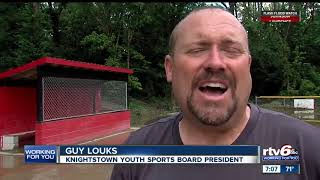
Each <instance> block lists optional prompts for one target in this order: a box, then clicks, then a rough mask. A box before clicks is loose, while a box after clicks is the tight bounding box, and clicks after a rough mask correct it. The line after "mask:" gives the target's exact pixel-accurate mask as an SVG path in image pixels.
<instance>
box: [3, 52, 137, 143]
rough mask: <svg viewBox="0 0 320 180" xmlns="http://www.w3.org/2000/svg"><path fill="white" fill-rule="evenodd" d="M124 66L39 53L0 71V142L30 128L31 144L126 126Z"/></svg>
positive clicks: (88, 135) (104, 132) (86, 137)
mask: <svg viewBox="0 0 320 180" xmlns="http://www.w3.org/2000/svg"><path fill="white" fill-rule="evenodd" d="M132 73H133V71H132V70H130V69H126V68H117V67H110V66H103V65H98V64H92V63H85V62H79V61H70V60H65V59H59V58H52V57H44V58H40V59H38V60H35V61H32V62H31V63H28V64H25V65H22V66H20V67H17V68H13V69H10V70H8V71H6V72H2V73H0V137H1V142H0V146H1V147H2V146H3V144H4V139H3V137H5V136H6V135H11V134H19V133H24V132H31V133H33V134H34V138H35V144H56V145H59V144H74V143H79V142H83V141H87V140H90V139H94V138H97V137H101V136H105V135H109V134H113V133H116V132H120V131H123V130H126V129H129V128H130V111H129V110H128V108H127V82H128V75H129V74H132Z"/></svg>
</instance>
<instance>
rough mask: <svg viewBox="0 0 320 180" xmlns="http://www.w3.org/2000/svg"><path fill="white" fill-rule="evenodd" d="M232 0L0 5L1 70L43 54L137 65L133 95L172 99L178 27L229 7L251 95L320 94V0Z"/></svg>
mask: <svg viewBox="0 0 320 180" xmlns="http://www.w3.org/2000/svg"><path fill="white" fill-rule="evenodd" d="M226 4H227V3H219V2H215V3H211V5H210V4H209V3H204V2H191V3H187V2H175V3H155V2H153V3H142V2H135V3H126V2H121V3H120V2H119V3H117V2H83V3H79V2H72V3H71V2H69V3H60V2H52V3H48V2H41V3H40V2H39V3H37V2H29V3H18V2H14V3H1V4H0V13H1V16H0V26H1V28H0V71H4V70H7V69H8V68H11V67H16V66H19V65H22V64H25V63H27V62H29V61H31V60H34V59H37V58H39V57H42V56H54V57H62V58H66V59H72V60H81V61H88V62H91V63H97V64H105V65H109V66H116V67H124V68H130V69H133V70H134V74H133V75H130V76H129V82H128V87H129V94H130V95H131V96H134V97H139V98H142V97H146V98H150V97H154V96H158V97H170V85H169V84H168V83H167V82H166V79H165V73H164V66H163V62H164V57H165V55H166V54H167V53H168V40H169V36H170V33H171V31H172V29H173V28H174V26H175V25H176V24H177V23H178V22H179V21H180V20H181V19H182V18H183V17H184V16H185V15H186V14H187V13H188V12H190V11H192V10H193V9H195V8H197V7H201V6H220V7H225V8H228V7H229V6H230V7H229V9H230V10H232V13H234V14H235V15H236V16H237V18H238V19H239V20H240V21H241V22H242V23H243V24H244V26H245V28H246V29H247V31H248V37H249V44H250V51H251V56H252V60H253V61H252V77H253V91H252V95H279V94H282V95H320V86H319V85H320V61H319V57H320V36H319V32H320V5H319V3H316V2H297V3H294V2H272V3H262V2H237V3H230V5H229V6H228V5H226ZM262 10H295V11H299V12H301V17H302V21H301V22H299V23H262V22H260V21H259V16H260V14H261V11H262ZM53 17H54V18H53Z"/></svg>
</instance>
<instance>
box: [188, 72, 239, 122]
mask: <svg viewBox="0 0 320 180" xmlns="http://www.w3.org/2000/svg"><path fill="white" fill-rule="evenodd" d="M214 74H216V73H212V72H210V73H203V74H202V75H200V76H199V77H198V79H195V80H194V83H193V88H192V92H191V95H189V96H188V97H187V107H188V109H189V111H190V112H191V113H192V115H193V116H194V117H195V118H196V119H197V120H198V121H200V122H201V123H202V124H204V125H209V126H215V127H218V126H221V125H224V124H226V123H227V122H228V121H229V120H230V119H231V117H232V116H233V115H234V114H235V112H236V111H237V108H238V102H239V101H238V98H236V96H235V94H234V93H235V84H232V85H231V87H229V88H231V89H230V91H231V102H230V103H228V104H227V107H226V108H225V110H221V107H220V106H221V104H219V103H216V102H210V103H205V104H201V105H200V104H197V103H196V97H195V92H196V91H197V89H196V88H195V85H196V82H197V81H199V79H202V78H205V79H207V78H210V76H212V75H214ZM217 74H218V76H219V77H223V78H224V79H226V76H225V75H224V74H223V73H217ZM229 82H234V81H229Z"/></svg>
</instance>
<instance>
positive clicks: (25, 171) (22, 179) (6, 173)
mask: <svg viewBox="0 0 320 180" xmlns="http://www.w3.org/2000/svg"><path fill="white" fill-rule="evenodd" d="M132 131H133V130H129V131H125V132H121V133H118V134H116V135H112V136H107V137H104V138H100V139H96V140H93V141H90V142H86V143H84V144H83V145H107V144H121V143H122V142H123V141H124V140H126V138H127V137H128V136H129V134H130V132H132ZM112 168H113V165H110V164H25V162H24V156H23V154H21V153H20V154H17V153H11V154H4V153H2V154H0V180H51V179H54V180H56V179H58V180H60V179H61V180H70V179H72V180H82V179H86V180H87V179H90V180H95V179H104V180H107V179H110V175H111V172H112Z"/></svg>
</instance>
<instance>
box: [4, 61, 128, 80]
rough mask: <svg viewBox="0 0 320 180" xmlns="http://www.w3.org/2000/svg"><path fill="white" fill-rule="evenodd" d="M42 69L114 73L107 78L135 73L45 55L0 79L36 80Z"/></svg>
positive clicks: (99, 74)
mask: <svg viewBox="0 0 320 180" xmlns="http://www.w3.org/2000/svg"><path fill="white" fill-rule="evenodd" d="M40 71H42V75H43V73H45V74H46V75H47V76H50V75H52V76H63V77H80V78H81V77H85V78H87V77H88V78H100V79H101V78H102V79H105V78H106V76H108V75H110V74H113V77H111V78H110V77H109V78H107V79H114V78H115V77H116V76H123V75H128V74H132V73H133V70H131V69H127V68H119V67H111V66H105V65H100V64H93V63H87V62H80V61H73V60H66V59H61V58H54V57H43V58H40V59H38V60H35V61H32V62H30V63H27V64H25V65H22V66H19V67H16V68H12V69H9V70H7V71H5V72H2V73H0V81H1V82H6V83H5V84H7V83H8V84H10V83H9V82H14V81H16V82H30V81H35V80H37V78H38V77H39V74H40ZM116 79H117V78H116Z"/></svg>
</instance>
